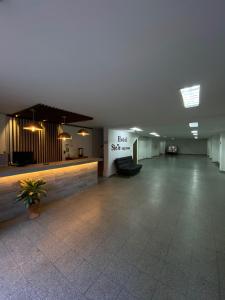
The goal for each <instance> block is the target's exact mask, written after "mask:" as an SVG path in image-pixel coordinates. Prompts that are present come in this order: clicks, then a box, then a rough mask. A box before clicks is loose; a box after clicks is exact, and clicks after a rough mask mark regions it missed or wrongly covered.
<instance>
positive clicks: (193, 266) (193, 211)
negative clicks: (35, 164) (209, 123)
mask: <svg viewBox="0 0 225 300" xmlns="http://www.w3.org/2000/svg"><path fill="white" fill-rule="evenodd" d="M43 202H44V201H43ZM0 299H1V300H2V299H16V300H19V299H21V300H25V299H34V300H35V299H54V300H55V299H63V300H69V299H78V300H81V299H83V300H87V299H89V300H105V299H107V300H111V299H117V300H131V299H132V300H134V299H137V300H138V299H146V300H151V299H153V300H160V299H162V300H164V299H165V300H168V299H170V300H172V299H178V300H182V299H196V300H201V299H202V300H207V299H208V300H217V299H220V300H222V299H225V174H222V173H219V170H218V167H217V166H216V165H214V164H213V163H211V162H210V161H209V160H208V159H207V158H205V157H195V156H180V157H169V158H164V157H161V158H155V159H151V160H145V161H143V170H142V172H141V173H140V174H139V175H137V176H135V177H132V178H122V177H116V176H115V177H112V178H110V179H107V180H104V181H102V182H101V183H100V184H98V185H97V186H95V187H93V188H91V189H89V190H88V191H85V192H82V193H80V194H79V195H76V196H71V197H67V198H63V199H59V200H58V201H55V202H54V203H48V204H46V205H43V212H42V215H41V217H40V218H39V219H38V220H36V221H27V220H26V215H24V216H22V217H19V218H17V219H15V220H12V221H9V222H6V223H3V224H1V227H0Z"/></svg>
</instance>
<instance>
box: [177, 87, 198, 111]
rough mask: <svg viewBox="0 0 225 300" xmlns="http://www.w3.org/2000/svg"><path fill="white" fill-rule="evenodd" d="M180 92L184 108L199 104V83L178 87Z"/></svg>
mask: <svg viewBox="0 0 225 300" xmlns="http://www.w3.org/2000/svg"><path fill="white" fill-rule="evenodd" d="M180 92H181V95H182V97H183V102H184V107H185V108H190V107H196V106H199V95H200V85H194V86H191V87H187V88H184V89H180Z"/></svg>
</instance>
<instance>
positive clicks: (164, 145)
mask: <svg viewBox="0 0 225 300" xmlns="http://www.w3.org/2000/svg"><path fill="white" fill-rule="evenodd" d="M165 152H166V141H161V142H160V154H165Z"/></svg>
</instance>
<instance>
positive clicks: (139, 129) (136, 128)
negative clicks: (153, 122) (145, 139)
mask: <svg viewBox="0 0 225 300" xmlns="http://www.w3.org/2000/svg"><path fill="white" fill-rule="evenodd" d="M130 130H133V131H143V130H142V129H141V128H138V127H132V128H130Z"/></svg>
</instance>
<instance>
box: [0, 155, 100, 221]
mask: <svg viewBox="0 0 225 300" xmlns="http://www.w3.org/2000/svg"><path fill="white" fill-rule="evenodd" d="M99 161H101V159H98V158H83V159H75V160H67V161H60V162H55V163H49V164H35V165H29V166H26V167H3V168H0V221H1V220H7V219H10V218H13V217H15V216H16V215H17V214H18V213H22V212H24V208H23V205H21V203H20V205H19V204H18V203H17V204H15V198H16V194H17V193H18V191H19V190H20V186H19V182H20V181H21V180H26V179H28V178H29V179H32V180H37V179H43V180H44V181H45V182H46V190H47V199H46V198H44V199H43V202H44V203H46V202H49V201H53V200H59V199H64V198H65V197H67V196H69V195H75V194H76V193H78V192H80V191H83V190H85V189H87V188H89V187H91V186H93V185H95V184H97V183H98V162H99ZM74 199H75V198H74Z"/></svg>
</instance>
